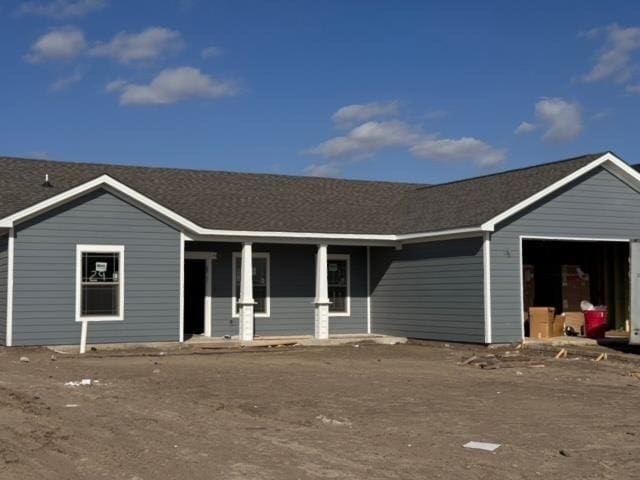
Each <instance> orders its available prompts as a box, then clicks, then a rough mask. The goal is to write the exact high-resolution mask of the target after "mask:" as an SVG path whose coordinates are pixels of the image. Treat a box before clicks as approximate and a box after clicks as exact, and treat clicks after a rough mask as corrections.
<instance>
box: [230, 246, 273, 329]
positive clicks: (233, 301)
mask: <svg viewBox="0 0 640 480" xmlns="http://www.w3.org/2000/svg"><path fill="white" fill-rule="evenodd" d="M270 257H271V255H270V254H269V253H268V252H253V253H252V255H251V264H252V265H253V259H254V258H266V260H267V298H266V299H265V302H264V303H265V310H266V312H265V313H254V317H256V318H267V317H270V316H271V258H270ZM238 259H239V260H240V261H242V252H233V258H232V263H231V316H232V317H233V318H239V316H240V315H239V312H238V311H237V307H236V305H237V301H238V300H237V298H236V261H238ZM252 274H253V272H252ZM252 283H253V282H252ZM252 294H253V292H252Z"/></svg>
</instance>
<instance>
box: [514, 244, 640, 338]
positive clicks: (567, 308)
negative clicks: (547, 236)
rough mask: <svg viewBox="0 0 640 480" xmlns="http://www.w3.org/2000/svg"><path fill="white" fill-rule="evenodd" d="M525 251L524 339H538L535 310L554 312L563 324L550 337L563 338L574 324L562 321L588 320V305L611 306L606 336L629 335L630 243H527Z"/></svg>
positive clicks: (581, 333)
mask: <svg viewBox="0 0 640 480" xmlns="http://www.w3.org/2000/svg"><path fill="white" fill-rule="evenodd" d="M522 249H523V250H522V275H523V279H522V290H523V291H522V296H523V297H522V298H523V306H524V322H525V325H524V333H525V337H534V335H532V332H531V322H530V310H529V308H530V307H548V308H554V309H555V312H553V313H551V315H550V316H551V317H553V315H555V318H556V320H558V319H559V318H560V319H561V320H560V321H562V322H563V324H562V325H561V326H559V328H558V329H555V330H554V333H553V334H551V335H550V336H558V335H562V334H566V332H567V327H568V326H569V323H570V322H569V321H568V320H567V321H566V322H565V321H564V320H562V319H563V318H566V319H570V318H576V319H580V318H583V312H582V309H581V305H580V304H581V302H582V301H583V300H586V301H588V302H590V303H591V304H593V305H594V306H606V307H607V311H608V321H607V325H606V330H607V333H606V336H607V337H610V336H625V335H628V331H629V322H628V319H629V305H630V297H629V283H630V282H629V278H630V277H629V243H628V242H611V241H609V242H606V241H571V240H539V239H523V241H522ZM559 316H560V317H559ZM573 327H575V328H573ZM573 327H571V328H569V332H570V333H575V334H577V335H584V329H583V330H582V331H579V330H580V329H579V328H578V327H576V326H575V325H574V326H573ZM538 332H539V330H538V329H537V328H536V333H537V336H536V337H535V338H540V334H539V333H538ZM543 336H544V335H543Z"/></svg>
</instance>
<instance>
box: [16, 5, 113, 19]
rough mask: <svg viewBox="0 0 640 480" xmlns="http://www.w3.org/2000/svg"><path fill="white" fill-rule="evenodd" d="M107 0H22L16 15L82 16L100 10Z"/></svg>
mask: <svg viewBox="0 0 640 480" xmlns="http://www.w3.org/2000/svg"><path fill="white" fill-rule="evenodd" d="M107 4H108V2H107V0H53V1H50V2H35V1H31V2H22V3H21V4H20V6H19V7H18V10H17V14H18V15H42V16H44V17H50V18H55V19H57V20H61V19H66V18H72V17H83V16H85V15H86V14H88V13H91V12H95V11H98V10H102V9H103V8H105V7H106V6H107Z"/></svg>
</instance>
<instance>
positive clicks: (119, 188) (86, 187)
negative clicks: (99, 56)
mask: <svg viewBox="0 0 640 480" xmlns="http://www.w3.org/2000/svg"><path fill="white" fill-rule="evenodd" d="M103 187H110V188H111V189H113V190H114V191H115V192H119V193H121V194H123V195H125V196H127V197H129V198H131V199H132V200H134V201H136V202H138V203H140V204H141V205H142V206H145V207H147V208H149V209H151V210H153V211H154V212H156V213H158V214H160V215H162V216H164V217H166V218H167V219H169V220H171V221H172V222H174V223H176V224H177V225H179V226H181V227H183V228H184V229H186V230H188V231H189V232H192V233H195V234H196V235H201V236H215V237H221V236H222V237H234V238H257V239H278V238H291V239H329V240H331V239H335V240H365V241H373V242H377V241H380V242H394V241H396V235H376V234H349V233H346V234H345V233H321V232H317V233H316V232H313V233H303V232H268V231H249V230H220V229H209V228H203V227H201V226H200V225H197V224H195V223H193V222H192V221H190V220H188V219H187V218H185V217H183V216H181V215H179V214H177V213H176V212H174V211H173V210H170V209H168V208H166V207H164V206H162V205H160V204H159V203H158V202H155V201H154V200H152V199H150V198H149V197H147V196H145V195H143V194H141V193H140V192H138V191H136V190H134V189H133V188H131V187H128V186H127V185H125V184H123V183H121V182H119V181H118V180H116V179H114V178H112V177H110V176H109V175H101V176H100V177H97V178H95V179H93V180H90V181H88V182H86V183H83V184H82V185H78V186H77V187H74V188H72V189H69V190H67V191H65V192H62V193H60V194H58V195H55V196H53V197H51V198H48V199H46V200H43V201H42V202H38V203H36V204H34V205H32V206H30V207H28V208H25V209H23V210H20V211H19V212H16V213H14V214H12V215H9V216H8V217H5V218H3V219H0V228H12V227H13V226H14V225H15V224H16V223H18V222H20V221H22V220H24V219H27V218H30V217H32V216H34V215H36V214H39V213H42V212H44V211H47V210H49V209H51V208H54V207H57V206H58V205H62V204H63V203H65V202H68V201H70V200H73V199H74V198H78V197H79V196H82V195H84V194H86V193H88V192H91V191H93V190H96V189H98V188H103Z"/></svg>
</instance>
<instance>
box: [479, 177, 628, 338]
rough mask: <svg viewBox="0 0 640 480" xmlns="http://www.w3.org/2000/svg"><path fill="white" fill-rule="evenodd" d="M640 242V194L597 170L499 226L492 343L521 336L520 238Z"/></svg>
mask: <svg viewBox="0 0 640 480" xmlns="http://www.w3.org/2000/svg"><path fill="white" fill-rule="evenodd" d="M521 235H524V236H526V235H537V236H554V237H584V238H589V237H591V238H604V239H606V238H618V239H620V238H640V193H638V192H637V191H636V190H634V189H633V188H631V187H630V186H628V185H627V184H626V183H624V182H623V181H621V180H620V179H618V178H617V177H615V176H614V175H612V174H611V173H609V172H608V171H607V170H605V169H597V170H594V171H593V172H591V173H589V174H588V175H586V176H585V177H582V178H581V179H579V180H577V181H575V182H573V183H572V184H570V185H567V186H566V187H564V188H562V189H561V190H560V191H558V192H556V193H555V194H554V195H553V196H551V197H548V198H546V199H544V200H543V201H541V202H539V203H538V204H536V205H534V206H532V207H530V208H528V209H526V210H525V211H523V212H521V213H519V214H518V215H516V216H515V217H512V218H510V219H508V220H507V221H505V222H504V223H503V224H501V225H499V226H498V227H497V228H496V231H495V232H494V233H493V235H492V237H491V292H492V303H491V309H492V325H493V328H492V332H493V341H494V342H496V343H498V342H512V341H519V340H520V339H521V337H522V325H521V311H520V309H521V304H520V288H521V287H520V236H521Z"/></svg>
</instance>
